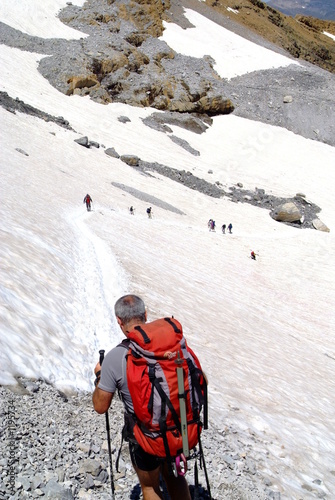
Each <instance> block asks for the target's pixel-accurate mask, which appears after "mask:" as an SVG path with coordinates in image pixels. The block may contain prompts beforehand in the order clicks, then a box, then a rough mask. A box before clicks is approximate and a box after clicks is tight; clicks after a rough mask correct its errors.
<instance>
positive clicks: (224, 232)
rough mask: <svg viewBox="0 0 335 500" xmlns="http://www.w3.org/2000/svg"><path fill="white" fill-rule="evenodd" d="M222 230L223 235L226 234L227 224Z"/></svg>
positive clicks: (223, 225)
mask: <svg viewBox="0 0 335 500" xmlns="http://www.w3.org/2000/svg"><path fill="white" fill-rule="evenodd" d="M221 229H222V233H223V234H226V224H222V227H221Z"/></svg>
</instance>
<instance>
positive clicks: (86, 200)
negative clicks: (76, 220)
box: [83, 193, 93, 212]
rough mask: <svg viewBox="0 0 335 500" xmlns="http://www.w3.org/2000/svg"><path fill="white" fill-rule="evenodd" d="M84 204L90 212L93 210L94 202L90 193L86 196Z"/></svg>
mask: <svg viewBox="0 0 335 500" xmlns="http://www.w3.org/2000/svg"><path fill="white" fill-rule="evenodd" d="M83 203H86V209H87V211H88V212H89V211H90V210H91V203H93V200H92V198H91V197H90V195H89V194H88V193H87V195H86V196H85V198H84V201H83Z"/></svg>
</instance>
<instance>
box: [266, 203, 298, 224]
mask: <svg viewBox="0 0 335 500" xmlns="http://www.w3.org/2000/svg"><path fill="white" fill-rule="evenodd" d="M270 215H271V217H272V218H273V219H274V220H277V221H280V222H300V220H301V217H302V214H301V212H300V210H299V208H298V207H297V206H296V205H295V204H294V203H293V202H288V203H283V204H282V205H278V206H277V207H275V208H274V209H273V211H272V212H271V214H270Z"/></svg>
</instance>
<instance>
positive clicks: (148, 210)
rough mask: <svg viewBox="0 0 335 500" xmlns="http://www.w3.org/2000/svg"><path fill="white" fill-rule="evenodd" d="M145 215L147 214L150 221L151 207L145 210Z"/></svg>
mask: <svg viewBox="0 0 335 500" xmlns="http://www.w3.org/2000/svg"><path fill="white" fill-rule="evenodd" d="M147 214H148V217H149V219H151V218H152V208H151V207H149V208H147Z"/></svg>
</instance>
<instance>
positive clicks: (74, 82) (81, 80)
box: [66, 74, 100, 95]
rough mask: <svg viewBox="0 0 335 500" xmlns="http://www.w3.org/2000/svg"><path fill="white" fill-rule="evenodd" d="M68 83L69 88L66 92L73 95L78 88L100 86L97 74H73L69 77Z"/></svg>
mask: <svg viewBox="0 0 335 500" xmlns="http://www.w3.org/2000/svg"><path fill="white" fill-rule="evenodd" d="M67 83H68V84H69V87H68V89H67V92H66V94H67V95H71V94H73V93H74V91H75V90H76V89H84V88H87V89H89V88H91V87H96V88H97V87H99V85H100V83H99V81H98V79H97V78H96V76H95V75H93V74H92V75H80V76H72V77H71V78H69V79H68V81H67Z"/></svg>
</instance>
